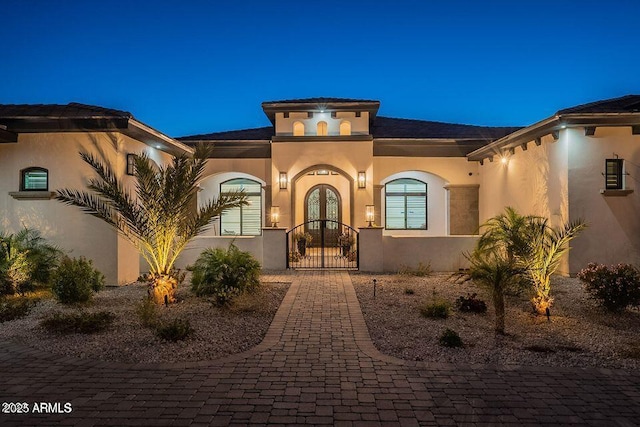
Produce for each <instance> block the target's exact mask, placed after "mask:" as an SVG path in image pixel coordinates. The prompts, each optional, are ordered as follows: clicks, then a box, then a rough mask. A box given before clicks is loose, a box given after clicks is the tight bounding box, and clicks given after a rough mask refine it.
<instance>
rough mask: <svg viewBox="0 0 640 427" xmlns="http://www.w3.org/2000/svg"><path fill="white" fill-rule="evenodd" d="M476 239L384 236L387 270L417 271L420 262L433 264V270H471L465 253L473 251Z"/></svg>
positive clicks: (385, 266)
mask: <svg viewBox="0 0 640 427" xmlns="http://www.w3.org/2000/svg"><path fill="white" fill-rule="evenodd" d="M476 240H477V238H476V237H471V236H449V237H411V236H402V237H399V236H383V237H382V242H383V251H384V254H383V257H384V271H389V272H392V271H398V270H399V269H400V267H402V266H409V267H413V268H415V267H417V266H418V263H420V262H422V263H423V264H425V265H426V264H430V265H431V268H432V269H433V271H458V269H460V268H466V267H468V264H469V263H468V261H467V259H466V258H465V257H464V253H465V252H471V251H472V250H473V247H474V245H475V243H476Z"/></svg>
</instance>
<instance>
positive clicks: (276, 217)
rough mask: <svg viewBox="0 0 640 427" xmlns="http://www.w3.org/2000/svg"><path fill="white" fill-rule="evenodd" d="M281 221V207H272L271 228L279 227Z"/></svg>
mask: <svg viewBox="0 0 640 427" xmlns="http://www.w3.org/2000/svg"><path fill="white" fill-rule="evenodd" d="M278 221H280V206H271V226H272V227H277V226H278Z"/></svg>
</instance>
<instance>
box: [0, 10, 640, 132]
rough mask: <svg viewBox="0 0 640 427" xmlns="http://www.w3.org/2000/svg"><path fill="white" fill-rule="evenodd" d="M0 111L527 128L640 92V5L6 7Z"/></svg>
mask: <svg viewBox="0 0 640 427" xmlns="http://www.w3.org/2000/svg"><path fill="white" fill-rule="evenodd" d="M2 3H3V4H2V7H1V8H0V10H2V24H1V25H0V43H1V44H2V57H1V58H2V59H0V64H2V65H1V66H0V103H67V102H74V101H75V102H82V103H87V104H96V105H101V106H105V107H110V108H117V109H123V110H127V111H131V112H132V113H133V114H134V116H135V117H136V118H138V119H139V120H141V121H143V122H144V123H146V124H148V125H150V126H153V127H155V128H157V129H158V130H160V131H162V132H164V133H166V134H168V135H171V136H183V135H190V134H198V133H206V132H214V131H223V130H230V129H242V128H250V127H258V126H266V125H268V124H269V122H268V120H267V118H266V116H265V115H264V114H263V112H262V110H261V107H260V103H261V102H262V101H272V100H279V99H288V98H306V97H316V96H327V97H345V98H362V99H377V100H380V101H381V108H380V112H379V114H380V115H384V116H390V117H403V118H415V119H425V120H438V121H446V122H456V123H469V124H479V125H526V124H531V123H533V122H535V121H538V120H541V119H543V118H545V117H548V116H550V115H552V114H553V113H554V112H555V111H557V110H558V109H561V108H565V107H570V106H573V105H577V104H581V103H585V102H589V101H594V100H598V99H604V98H611V97H616V96H622V95H625V94H630V93H636V94H637V93H640V55H639V54H638V52H639V49H640V31H638V28H637V19H638V16H639V13H640V2H638V1H631V0H629V1H615V0H614V1H608V2H603V1H590V0H587V1H567V2H564V1H554V2H551V1H522V2H512V1H442V2H432V1H393V2H391V1H389V2H382V1H380V2H376V1H356V2H347V1H332V0H327V1H322V2H318V1H307V2H302V1H292V2H287V1H279V2H258V1H255V2H249V1H234V2H231V1H225V2H215V1H181V2H168V1H153V2H145V1H134V0H130V1H127V2H124V1H31V0H24V1H18V0H4V1H3V2H2Z"/></svg>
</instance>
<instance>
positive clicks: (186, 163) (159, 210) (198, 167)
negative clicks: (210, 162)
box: [56, 145, 247, 303]
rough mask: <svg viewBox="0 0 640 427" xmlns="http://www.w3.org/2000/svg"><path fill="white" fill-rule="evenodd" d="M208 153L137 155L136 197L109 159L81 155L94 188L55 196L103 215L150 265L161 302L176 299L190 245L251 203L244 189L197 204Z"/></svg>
mask: <svg viewBox="0 0 640 427" xmlns="http://www.w3.org/2000/svg"><path fill="white" fill-rule="evenodd" d="M209 154H210V149H209V148H206V147H205V146H204V145H199V146H197V147H196V150H195V153H194V155H193V157H188V156H186V155H181V156H175V157H174V158H173V162H172V163H171V164H169V165H166V166H163V167H157V166H156V165H155V163H153V162H152V161H151V160H150V159H149V158H148V156H147V155H146V154H141V155H138V156H136V159H135V196H134V195H133V194H131V192H130V191H128V190H127V189H125V187H124V184H123V183H122V181H121V180H120V179H118V177H117V176H116V174H115V173H114V172H113V169H112V168H111V166H110V165H109V164H108V163H103V162H101V161H100V160H99V159H97V158H96V157H95V156H93V155H91V154H88V153H80V156H81V157H82V159H83V160H84V161H85V162H86V163H87V164H89V165H90V166H91V167H92V168H93V170H94V171H95V172H96V174H97V175H98V176H97V177H96V178H91V179H90V180H89V184H88V188H89V190H91V192H86V191H79V190H72V189H62V190H58V191H57V196H56V198H57V199H58V200H60V201H61V202H63V203H66V204H69V205H74V206H78V207H80V208H81V209H82V210H83V211H84V212H86V213H88V214H90V215H93V216H95V217H97V218H100V219H102V220H103V221H105V222H106V223H107V224H109V225H110V226H112V227H114V228H115V229H116V230H117V231H118V232H119V233H120V234H121V235H122V236H124V237H125V238H126V239H127V240H129V241H130V242H131V243H132V244H133V246H134V247H135V248H136V249H137V250H138V252H139V253H140V254H141V255H142V257H143V258H144V259H145V260H146V261H147V263H148V264H149V267H150V273H151V280H150V296H151V297H152V298H153V300H154V301H155V302H157V303H162V302H165V301H167V300H168V301H169V302H174V301H175V291H176V288H177V285H178V278H177V277H175V274H174V273H173V266H174V264H175V261H176V259H177V258H178V256H179V255H180V253H181V252H182V251H183V250H184V248H185V246H186V245H187V243H189V241H190V240H191V239H193V238H194V237H195V236H197V235H198V234H200V233H202V232H203V231H205V230H206V229H207V228H209V227H210V225H211V222H212V221H213V219H215V218H216V217H218V216H220V215H221V214H222V212H223V211H225V210H227V209H231V208H234V207H238V206H241V205H245V204H247V202H246V196H245V195H244V193H243V192H236V193H224V194H221V195H220V197H219V198H218V199H212V200H209V201H208V202H207V203H206V204H205V205H204V206H202V207H200V208H199V209H196V208H194V206H195V202H196V194H197V183H198V181H199V180H200V179H201V177H202V173H203V171H204V167H205V165H206V162H207V158H208V157H209Z"/></svg>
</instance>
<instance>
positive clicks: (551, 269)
mask: <svg viewBox="0 0 640 427" xmlns="http://www.w3.org/2000/svg"><path fill="white" fill-rule="evenodd" d="M530 227H531V232H530V233H529V235H530V237H531V243H530V247H531V249H530V250H529V251H528V253H527V256H526V258H525V263H526V267H527V274H528V276H529V278H530V280H531V283H532V285H533V291H534V296H533V298H532V299H531V302H532V304H533V307H534V309H535V311H536V312H537V313H539V314H544V313H545V312H546V310H547V308H550V307H551V304H552V303H553V297H552V296H551V276H552V275H553V274H554V273H555V272H556V271H557V269H558V267H560V262H561V261H562V256H563V255H564V254H565V253H566V252H567V251H569V242H570V241H571V240H573V239H574V238H575V237H576V236H577V235H578V234H579V233H580V232H581V231H582V230H584V229H585V228H586V224H585V223H584V222H583V221H582V220H578V221H575V222H571V223H566V224H564V225H563V226H562V227H560V228H553V227H550V226H549V225H548V223H547V220H546V219H545V220H543V221H539V222H538V221H537V222H535V223H532V224H531V226H530Z"/></svg>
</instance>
